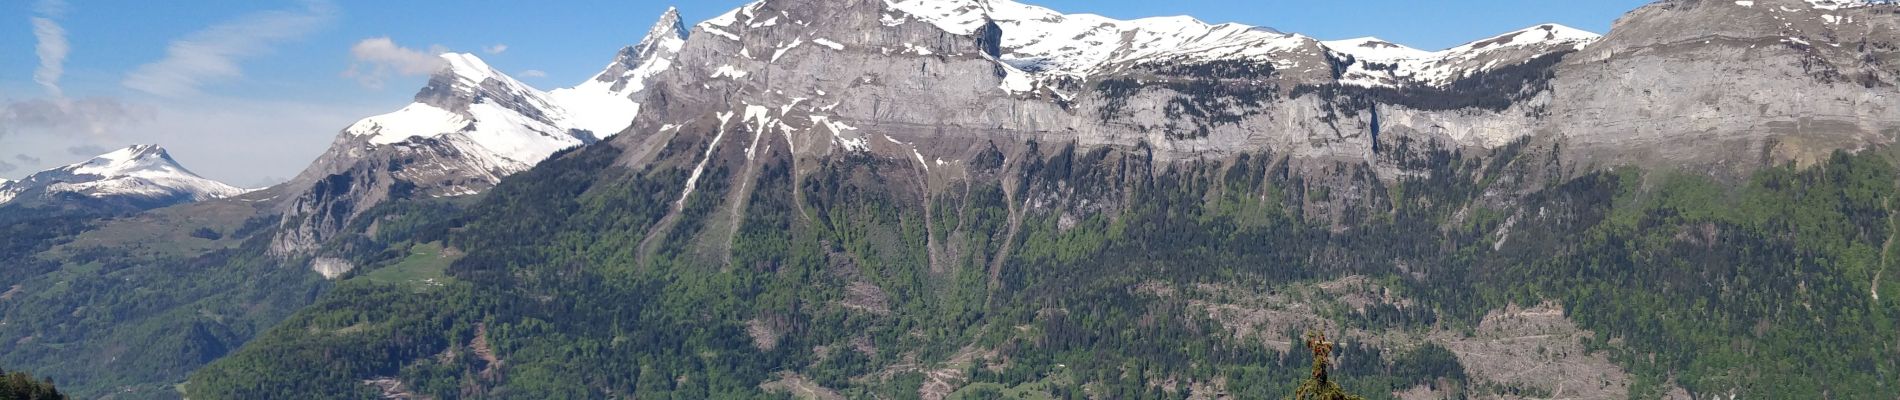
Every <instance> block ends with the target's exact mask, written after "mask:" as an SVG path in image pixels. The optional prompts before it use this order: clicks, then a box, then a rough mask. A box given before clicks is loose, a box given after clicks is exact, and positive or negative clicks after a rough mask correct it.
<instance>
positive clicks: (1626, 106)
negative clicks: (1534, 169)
mask: <svg viewBox="0 0 1900 400" xmlns="http://www.w3.org/2000/svg"><path fill="white" fill-rule="evenodd" d="M1897 11H1900V6H1895V5H1892V4H1872V3H1868V2H1840V3H1837V2H1833V1H1807V0H1759V1H1690V0H1671V1H1661V2H1657V3H1654V4H1651V5H1648V6H1645V7H1643V8H1640V9H1638V10H1636V11H1634V12H1631V13H1630V14H1629V15H1628V16H1625V17H1624V18H1623V19H1621V20H1619V21H1618V22H1617V24H1616V27H1615V29H1613V30H1612V31H1611V33H1610V34H1609V35H1608V36H1607V37H1605V38H1604V39H1603V40H1602V41H1601V42H1599V43H1596V44H1593V45H1591V46H1589V47H1587V48H1585V49H1583V50H1582V51H1580V52H1578V53H1577V54H1574V55H1572V56H1571V57H1569V58H1568V59H1566V60H1565V62H1564V63H1563V64H1562V65H1559V66H1558V67H1557V70H1556V75H1557V79H1555V80H1553V82H1552V86H1553V89H1552V91H1551V92H1552V96H1553V98H1552V100H1551V102H1550V103H1551V106H1550V117H1548V118H1546V119H1544V120H1542V121H1540V122H1542V123H1541V124H1540V126H1538V130H1539V131H1540V132H1542V133H1545V134H1548V135H1554V136H1558V137H1561V138H1563V139H1564V140H1565V142H1566V143H1568V144H1570V149H1571V150H1570V151H1571V153H1573V154H1575V155H1576V157H1577V158H1578V159H1580V160H1582V161H1583V163H1581V164H1580V165H1578V168H1594V167H1602V166H1610V165H1621V164H1640V165H1650V166H1686V167H1691V168H1695V169H1707V170H1711V171H1720V172H1725V173H1734V172H1737V171H1746V170H1750V169H1753V168H1754V167H1758V166H1760V165H1763V164H1767V163H1782V162H1789V161H1796V162H1800V163H1803V164H1804V165H1805V164H1811V163H1813V162H1814V161H1816V160H1818V159H1820V158H1823V157H1825V156H1826V155H1827V154H1828V153H1830V152H1832V151H1834V150H1836V149H1847V150H1857V149H1862V148H1866V147H1867V146H1870V145H1877V144H1887V143H1891V142H1892V141H1893V139H1894V138H1895V137H1896V136H1897V135H1900V108H1896V106H1895V104H1896V103H1895V100H1896V99H1900V91H1897V90H1896V87H1895V83H1896V82H1900V80H1896V77H1895V70H1894V68H1893V65H1894V63H1895V62H1896V61H1900V52H1896V49H1897V47H1896V45H1897V42H1896V40H1900V31H1896V28H1897V27H1900V26H1897V25H1900V18H1896V17H1895V13H1896V12H1897Z"/></svg>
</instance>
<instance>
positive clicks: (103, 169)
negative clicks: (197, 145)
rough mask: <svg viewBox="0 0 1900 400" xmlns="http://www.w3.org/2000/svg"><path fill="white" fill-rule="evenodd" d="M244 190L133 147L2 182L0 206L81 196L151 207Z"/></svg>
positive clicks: (158, 151) (150, 148) (149, 148)
mask: <svg viewBox="0 0 1900 400" xmlns="http://www.w3.org/2000/svg"><path fill="white" fill-rule="evenodd" d="M244 192H245V190H244V189H239V188H236V187H233V186H231V185H226V184H224V183H221V182H218V181H214V180H210V179H206V178H204V177H201V176H198V174H195V173H192V172H191V170H188V169H185V167H184V166H182V165H179V164H178V161H177V160H174V159H172V157H171V154H169V153H167V152H166V151H165V149H164V148H161V147H158V146H157V145H137V146H131V147H126V148H124V149H120V150H118V151H114V152H110V153H106V154H102V155H100V156H98V157H94V158H92V159H91V160H87V161H86V162H82V163H78V164H73V165H68V166H64V167H59V168H54V169H50V170H46V171H42V172H40V173H36V174H33V175H32V176H29V177H26V179H23V180H20V181H18V182H0V204H6V203H12V202H14V201H15V200H24V199H27V198H30V197H33V196H35V195H38V196H46V197H57V196H60V195H68V194H70V195H80V196H85V197H90V198H94V199H106V200H127V201H130V202H133V203H136V204H140V205H143V206H149V207H158V206H164V205H171V204H177V203H185V202H193V201H203V200H210V199H217V198H224V197H230V196H236V195H239V194H243V193H244Z"/></svg>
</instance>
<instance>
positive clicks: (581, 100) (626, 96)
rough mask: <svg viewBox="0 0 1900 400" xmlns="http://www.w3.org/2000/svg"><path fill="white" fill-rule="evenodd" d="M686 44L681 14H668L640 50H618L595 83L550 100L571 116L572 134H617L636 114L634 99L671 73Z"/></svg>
mask: <svg viewBox="0 0 1900 400" xmlns="http://www.w3.org/2000/svg"><path fill="white" fill-rule="evenodd" d="M686 38H687V30H686V25H685V24H683V23H682V22H681V21H680V14H679V10H678V9H673V8H668V9H667V10H666V13H665V14H662V15H660V20H659V21H658V22H655V23H654V24H653V27H652V28H650V29H648V30H647V35H646V38H644V39H641V40H640V44H638V45H633V46H629V47H626V48H623V49H620V53H619V54H617V55H615V56H614V61H613V62H612V63H610V64H607V67H606V68H605V69H602V70H601V72H600V73H599V74H596V75H594V78H593V79H589V80H587V81H586V82H581V84H580V85H577V86H575V87H573V88H569V89H558V90H555V91H552V92H549V93H548V95H549V97H551V98H553V100H554V101H555V102H557V103H560V104H561V105H562V106H564V107H566V108H567V109H568V110H569V111H570V112H571V114H572V116H573V118H574V120H573V123H574V125H575V127H576V128H578V129H582V130H587V131H591V132H593V133H594V135H595V136H596V137H599V138H606V137H609V136H613V135H614V134H618V133H620V131H621V130H624V129H626V128H627V126H628V125H630V124H632V122H633V117H634V116H636V115H639V113H640V104H639V103H638V102H636V101H635V100H634V97H635V94H638V93H640V92H641V91H643V90H646V82H647V80H648V79H650V78H652V77H653V76H655V75H659V74H660V72H662V71H666V70H667V69H670V68H673V64H674V58H675V56H677V55H678V54H679V51H680V48H682V47H684V46H685V45H686Z"/></svg>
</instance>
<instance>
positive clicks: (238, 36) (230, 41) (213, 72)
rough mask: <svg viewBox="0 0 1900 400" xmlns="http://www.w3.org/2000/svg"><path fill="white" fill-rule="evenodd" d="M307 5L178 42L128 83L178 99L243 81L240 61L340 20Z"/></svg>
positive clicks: (329, 9)
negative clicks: (222, 83) (207, 86)
mask: <svg viewBox="0 0 1900 400" xmlns="http://www.w3.org/2000/svg"><path fill="white" fill-rule="evenodd" d="M303 4H304V7H303V9H298V10H279V11H266V12H260V13H255V14H250V15H246V16H243V17H239V18H237V19H233V20H230V21H225V22H223V23H219V24H217V25H212V26H211V27H208V28H205V29H204V30H201V31H198V32H195V33H192V34H190V35H187V36H185V37H184V38H181V39H178V40H174V41H172V43H171V45H170V46H169V47H167V48H166V50H165V58H164V59H161V60H159V61H157V62H153V63H150V64H145V65H143V66H140V67H139V68H138V69H136V70H133V71H132V73H130V74H127V75H126V77H125V81H124V82H123V83H124V85H125V86H126V87H128V88H132V89H134V90H138V91H141V92H146V93H151V94H155V95H160V96H168V97H179V96H187V95H192V94H196V93H198V91H199V88H200V87H201V86H203V85H205V84H208V83H213V82H215V81H217V80H220V79H229V78H236V77H240V76H243V74H244V71H243V69H242V68H241V67H239V66H238V61H239V60H242V59H244V58H248V57H253V56H257V55H259V54H263V53H266V52H269V51H270V50H271V47H272V46H274V45H277V44H279V43H282V42H285V41H289V40H294V39H297V38H301V37H303V36H305V35H308V34H310V33H311V32H315V31H316V30H317V29H319V28H322V27H323V26H324V25H326V24H328V23H329V22H330V21H331V20H332V19H334V17H335V13H336V12H335V7H333V6H331V4H330V3H329V1H328V0H305V1H304V2H303Z"/></svg>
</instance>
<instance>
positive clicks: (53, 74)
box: [32, 0, 72, 97]
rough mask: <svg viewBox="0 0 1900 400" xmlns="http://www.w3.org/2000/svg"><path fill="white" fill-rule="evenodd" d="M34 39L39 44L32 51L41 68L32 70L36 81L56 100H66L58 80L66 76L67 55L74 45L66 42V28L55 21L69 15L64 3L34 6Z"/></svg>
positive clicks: (51, 0) (50, 0)
mask: <svg viewBox="0 0 1900 400" xmlns="http://www.w3.org/2000/svg"><path fill="white" fill-rule="evenodd" d="M33 12H35V13H39V14H40V16H38V17H33V18H32V21H33V38H34V39H35V40H36V41H37V43H35V44H34V46H33V52H34V53H35V54H36V55H38V56H39V57H40V67H39V68H37V69H34V70H33V82H34V83H38V84H40V86H42V87H45V88H46V93H47V94H50V95H52V96H53V97H64V96H66V92H65V91H64V90H60V88H59V78H60V77H61V76H64V75H66V55H67V54H70V53H72V45H71V43H67V42H66V29H65V28H62V27H60V26H59V22H58V21H54V20H53V19H54V18H59V17H63V16H65V15H66V1H65V0H40V1H39V2H37V3H34V4H33Z"/></svg>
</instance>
